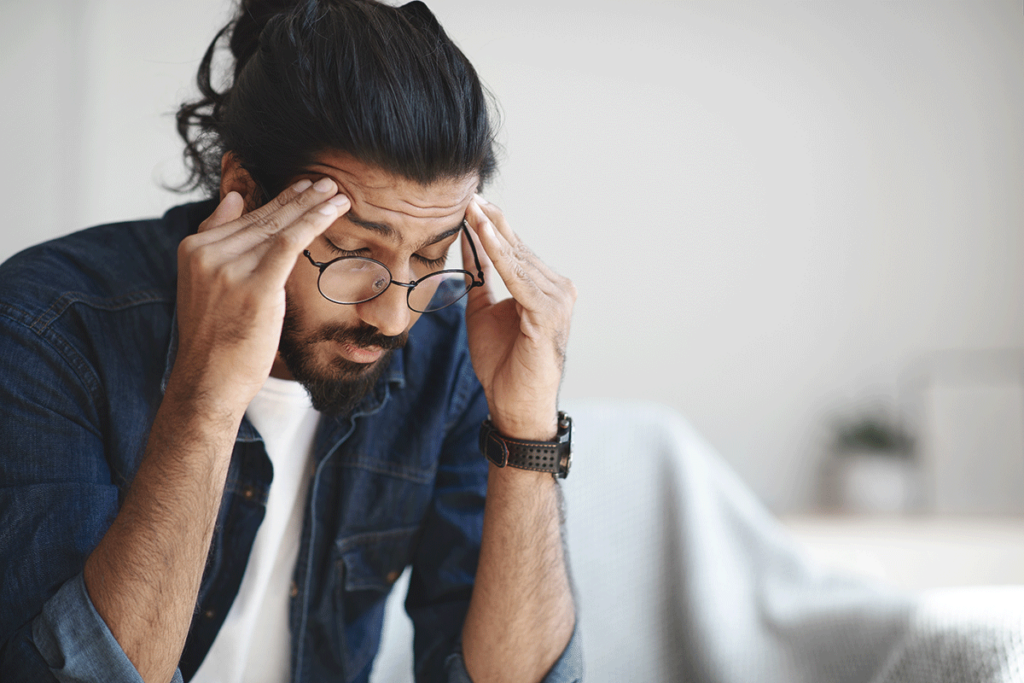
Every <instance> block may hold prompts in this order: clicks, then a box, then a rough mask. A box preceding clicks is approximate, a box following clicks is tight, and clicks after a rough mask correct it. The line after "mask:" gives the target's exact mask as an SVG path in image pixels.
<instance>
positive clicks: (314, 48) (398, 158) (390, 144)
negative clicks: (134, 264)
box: [176, 0, 497, 201]
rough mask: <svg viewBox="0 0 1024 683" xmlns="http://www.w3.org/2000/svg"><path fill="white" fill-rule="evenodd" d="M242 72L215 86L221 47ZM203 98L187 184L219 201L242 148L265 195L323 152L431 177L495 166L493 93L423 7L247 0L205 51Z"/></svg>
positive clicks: (186, 114) (186, 109) (184, 111)
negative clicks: (227, 161)
mask: <svg viewBox="0 0 1024 683" xmlns="http://www.w3.org/2000/svg"><path fill="white" fill-rule="evenodd" d="M225 35H227V36H229V46H230V48H231V53H232V55H233V57H234V69H233V73H232V74H231V77H230V80H229V83H228V85H227V87H226V88H224V90H223V92H218V91H217V90H216V89H215V88H214V86H213V83H212V76H211V70H212V66H213V61H214V55H215V53H216V52H217V49H216V48H217V44H218V42H219V41H220V40H221V39H222V38H223V37H224V36H225ZM196 81H197V83H198V85H199V92H200V94H201V95H202V97H201V99H199V100H198V101H195V102H189V103H186V104H184V105H182V107H181V108H180V109H179V110H178V113H177V121H178V133H179V134H180V135H181V137H182V138H183V139H184V140H185V145H186V146H185V151H184V157H185V163H186V166H187V167H188V169H189V171H190V175H189V177H188V179H187V180H186V181H185V182H184V183H183V184H182V185H181V186H179V187H178V188H176V189H178V190H179V191H189V190H192V189H194V188H197V187H200V188H203V189H205V190H206V191H207V192H209V193H210V194H211V196H215V195H216V193H217V191H218V188H219V185H220V160H221V156H222V155H223V154H224V153H225V152H229V151H230V152H232V153H234V154H235V155H236V156H237V157H238V159H239V161H240V163H241V165H242V167H243V168H244V169H245V170H247V171H248V172H249V174H250V175H251V176H252V177H253V179H254V180H256V182H257V185H258V187H259V188H260V190H261V191H262V193H263V194H265V195H269V196H263V197H262V198H261V200H260V201H267V200H269V199H270V197H272V196H274V195H276V194H277V193H278V192H280V191H281V190H283V189H284V187H285V185H286V184H287V183H288V181H289V180H290V179H291V178H293V177H294V176H296V175H298V174H299V173H300V172H301V171H302V170H303V168H305V167H307V166H308V165H309V164H310V163H311V162H312V161H313V157H314V156H315V155H316V154H317V153H319V152H323V151H325V150H332V151H338V152H342V153H347V154H349V155H351V156H352V157H354V158H355V159H357V160H359V161H362V162H364V163H368V164H371V165H373V166H376V167H378V168H380V169H382V170H385V171H387V172H390V173H393V174H395V175H399V176H403V177H405V178H408V179H410V180H414V181H417V182H420V183H422V184H429V183H431V182H434V181H436V180H439V179H445V178H462V177H465V176H467V175H469V174H472V173H477V174H479V176H480V182H481V184H483V183H485V182H486V181H487V180H488V179H489V178H490V177H491V176H492V175H493V173H494V171H495V169H496V165H497V164H496V160H495V151H494V147H495V142H494V131H493V130H492V127H491V122H490V118H489V114H488V103H489V96H488V95H486V94H485V90H484V88H483V86H482V85H481V83H480V79H479V78H478V77H477V75H476V71H475V70H474V69H473V65H472V64H470V63H469V60H468V59H466V56H465V55H464V54H462V51H461V50H459V48H458V47H456V46H455V44H454V43H453V42H452V40H451V39H450V38H449V37H448V35H447V34H446V33H445V31H444V29H443V28H441V25H440V24H439V23H438V22H437V19H436V18H435V17H434V15H433V14H432V13H431V12H430V10H429V9H427V6H426V5H424V4H423V3H422V2H418V1H417V2H410V3H409V4H407V5H404V6H402V7H391V6H389V5H384V4H382V3H379V2H375V1H374V0H291V1H290V2H288V1H282V0H242V2H241V3H240V7H239V11H238V14H237V16H236V17H235V18H234V19H233V20H232V21H231V22H230V23H228V25H227V26H225V27H224V28H222V29H221V30H220V31H219V32H218V33H217V35H216V37H214V39H213V42H212V43H210V47H209V48H207V50H206V54H205V55H204V56H203V59H202V62H201V63H200V65H199V73H198V75H197V78H196Z"/></svg>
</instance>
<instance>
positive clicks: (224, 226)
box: [84, 179, 349, 683]
mask: <svg viewBox="0 0 1024 683" xmlns="http://www.w3.org/2000/svg"><path fill="white" fill-rule="evenodd" d="M311 185H312V184H311V183H310V182H309V181H308V180H307V181H300V182H299V183H297V184H296V185H294V186H292V187H291V188H289V189H287V190H285V191H284V192H283V193H281V195H280V196H278V197H277V198H276V199H275V200H274V201H272V202H270V203H269V204H267V205H266V206H263V207H261V208H259V209H257V210H256V211H253V212H251V213H248V214H246V215H244V216H243V215H242V211H243V208H244V207H243V202H242V197H241V196H240V195H239V194H238V193H236V192H229V193H228V194H227V195H226V196H225V197H224V199H223V200H222V201H221V203H220V205H219V206H218V207H217V210H216V211H214V213H213V215H212V216H210V217H209V218H208V219H207V220H206V221H204V222H203V224H202V225H201V226H200V231H199V233H197V234H196V235H193V236H190V237H188V238H186V239H185V240H184V241H183V242H182V243H181V247H180V248H179V249H178V338H179V342H178V355H177V358H176V359H175V362H174V369H173V370H172V371H171V378H170V380H169V382H168V386H167V392H166V393H165V394H164V399H163V401H162V402H161V404H160V409H159V410H158V411H157V414H156V417H155V418H154V421H153V428H152V430H151V431H150V433H149V442H148V443H147V446H146V454H145V456H144V457H143V459H142V462H141V463H140V465H139V470H138V472H137V473H136V475H135V478H134V479H133V481H132V485H131V488H130V489H129V491H128V495H127V497H126V498H125V502H124V505H123V506H122V508H121V510H120V512H118V515H117V517H116V518H115V519H114V522H113V523H112V524H111V526H110V528H109V529H108V530H107V533H106V534H105V535H104V536H103V539H102V540H101V541H100V543H99V545H98V546H97V547H96V548H95V549H94V550H93V552H92V553H91V554H90V555H89V557H88V559H87V560H86V563H85V574H84V578H85V585H86V589H87V590H88V592H89V596H90V598H91V599H92V601H93V604H94V605H95V607H96V611H97V612H99V614H100V616H101V617H103V620H104V621H105V622H106V624H107V626H108V627H109V628H110V632H111V633H112V634H113V635H114V638H116V639H117V642H118V643H119V644H120V645H121V648H122V649H123V650H124V652H125V654H126V655H127V656H128V658H129V659H130V660H131V662H132V664H134V665H135V668H136V669H138V671H139V674H140V675H141V676H142V679H143V680H144V681H146V682H147V683H150V682H151V681H161V682H162V681H168V680H170V679H171V676H172V675H173V674H174V670H175V668H176V667H177V665H178V661H179V659H180V658H181V652H182V649H183V648H184V646H185V639H186V637H187V635H188V629H189V624H190V623H191V621H192V613H193V611H194V609H195V605H196V596H197V595H198V593H199V584H200V580H201V578H202V575H203V568H204V567H205V565H206V555H207V553H208V552H209V549H210V540H211V538H212V537H213V528H214V524H215V522H216V519H217V511H218V510H219V509H220V501H221V497H222V495H223V492H224V481H225V479H226V477H227V470H228V465H229V463H230V461H231V453H232V449H233V448H234V445H235V436H236V434H237V430H238V423H239V422H240V421H241V419H242V415H243V414H244V413H245V409H246V408H247V407H248V405H249V402H250V401H251V400H252V398H253V396H255V395H256V393H257V392H258V391H259V389H260V387H261V386H262V385H263V383H264V382H265V381H266V378H267V376H268V375H269V374H270V369H271V366H272V365H273V362H274V356H275V354H276V352H277V346H278V342H279V340H280V337H281V327H282V324H283V321H284V312H285V305H284V285H285V282H286V281H287V280H288V276H289V274H290V273H291V271H292V268H293V267H294V266H295V261H296V259H297V258H298V255H299V254H300V253H301V251H302V250H303V249H304V248H305V247H306V245H308V244H309V243H310V242H311V241H312V240H313V239H314V238H315V237H316V236H317V235H319V234H320V233H322V232H323V231H324V230H326V229H327V227H328V226H329V225H330V224H331V223H333V222H334V221H335V220H336V219H337V217H338V216H339V215H341V214H342V213H344V212H345V211H347V210H348V207H349V201H348V199H347V198H345V197H342V196H340V195H337V191H338V187H337V185H335V183H334V181H332V180H330V179H326V180H322V181H318V183H317V184H316V185H312V186H311Z"/></svg>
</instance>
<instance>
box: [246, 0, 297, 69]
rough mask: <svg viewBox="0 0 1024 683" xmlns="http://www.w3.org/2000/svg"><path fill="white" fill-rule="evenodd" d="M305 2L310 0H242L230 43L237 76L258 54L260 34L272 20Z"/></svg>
mask: <svg viewBox="0 0 1024 683" xmlns="http://www.w3.org/2000/svg"><path fill="white" fill-rule="evenodd" d="M303 2H308V0H242V2H241V4H240V6H239V8H238V12H237V14H236V15H235V19H234V21H233V22H232V29H231V41H230V42H229V43H228V46H229V47H230V48H231V54H232V55H233V56H234V58H235V72H234V73H235V78H237V77H238V74H239V73H240V72H241V71H242V68H243V67H244V66H245V64H246V62H248V61H249V59H250V58H251V57H252V56H253V55H254V54H256V50H257V49H258V48H259V44H260V34H261V33H262V32H263V29H264V28H266V26H267V24H268V23H269V22H270V20H271V19H272V18H274V17H275V16H277V15H279V14H286V13H288V12H290V11H292V10H294V9H295V8H296V7H298V6H299V5H301V4H303ZM312 4H315V2H314V3H312Z"/></svg>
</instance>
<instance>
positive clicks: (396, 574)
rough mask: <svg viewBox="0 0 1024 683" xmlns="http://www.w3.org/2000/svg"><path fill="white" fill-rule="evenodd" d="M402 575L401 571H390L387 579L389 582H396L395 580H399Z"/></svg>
mask: <svg viewBox="0 0 1024 683" xmlns="http://www.w3.org/2000/svg"><path fill="white" fill-rule="evenodd" d="M401 575H402V573H401V572H388V575H387V576H386V577H385V578H386V579H387V581H388V583H394V582H395V581H398V577H399V576H401Z"/></svg>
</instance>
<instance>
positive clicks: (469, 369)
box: [444, 356, 482, 432]
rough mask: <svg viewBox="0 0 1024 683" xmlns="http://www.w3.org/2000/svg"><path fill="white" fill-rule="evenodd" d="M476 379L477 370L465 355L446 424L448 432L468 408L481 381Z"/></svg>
mask: <svg viewBox="0 0 1024 683" xmlns="http://www.w3.org/2000/svg"><path fill="white" fill-rule="evenodd" d="M475 380H476V372H475V371H474V370H473V365H472V364H471V363H470V362H469V358H468V356H464V357H463V358H462V363H461V364H460V367H459V375H458V380H457V381H456V384H455V393H454V395H453V396H452V402H451V408H450V413H449V418H448V420H447V422H445V425H444V430H445V431H446V432H450V431H451V430H452V428H453V427H454V426H455V425H456V424H458V422H459V419H460V418H461V417H462V413H463V412H465V410H466V406H468V405H469V399H470V396H472V395H473V393H474V389H476V388H477V387H478V386H479V382H477V381H475ZM481 390H482V389H481Z"/></svg>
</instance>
